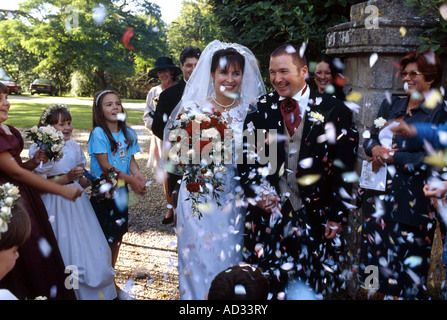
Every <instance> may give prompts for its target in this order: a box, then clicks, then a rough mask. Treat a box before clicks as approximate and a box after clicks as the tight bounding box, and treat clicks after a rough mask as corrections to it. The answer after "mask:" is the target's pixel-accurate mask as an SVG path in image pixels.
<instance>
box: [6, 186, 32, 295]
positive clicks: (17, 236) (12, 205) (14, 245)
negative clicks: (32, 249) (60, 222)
mask: <svg viewBox="0 0 447 320" xmlns="http://www.w3.org/2000/svg"><path fill="white" fill-rule="evenodd" d="M0 188H1V190H2V191H4V192H2V193H1V194H0V196H1V199H0V203H1V209H2V210H1V211H0V226H1V227H0V280H2V279H3V277H4V276H5V275H6V274H7V273H8V272H9V271H11V270H12V268H14V266H15V264H16V260H17V258H18V257H19V252H18V249H19V247H21V246H22V245H23V244H24V243H25V241H26V240H27V239H28V238H29V235H30V233H31V222H30V220H29V217H28V213H27V212H26V211H25V209H24V207H23V205H22V204H21V203H20V199H19V190H18V188H17V187H16V186H14V185H13V184H9V183H5V184H3V185H2V186H0ZM5 188H6V189H5ZM7 198H9V200H8V201H6V199H7ZM11 200H12V201H11ZM0 300H17V297H16V296H14V294H12V293H11V292H10V291H9V290H7V289H0Z"/></svg>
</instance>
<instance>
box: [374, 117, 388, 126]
mask: <svg viewBox="0 0 447 320" xmlns="http://www.w3.org/2000/svg"><path fill="white" fill-rule="evenodd" d="M386 122H387V121H386V120H385V119H384V118H382V117H380V118H378V119H376V120H374V125H375V127H376V128H377V129H380V128H382V127H383V126H384V125H385V124H386Z"/></svg>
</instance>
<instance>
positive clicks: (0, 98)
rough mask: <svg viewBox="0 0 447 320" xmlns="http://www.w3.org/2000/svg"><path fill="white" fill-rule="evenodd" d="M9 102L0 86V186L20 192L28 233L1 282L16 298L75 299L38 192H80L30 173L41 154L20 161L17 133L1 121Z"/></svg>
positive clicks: (43, 158) (75, 195)
mask: <svg viewBox="0 0 447 320" xmlns="http://www.w3.org/2000/svg"><path fill="white" fill-rule="evenodd" d="M9 108H10V103H9V101H8V88H7V87H6V85H4V84H2V83H0V163H2V165H1V166H0V183H2V184H3V183H5V182H11V183H13V184H15V185H17V186H18V187H19V189H20V198H21V202H22V204H23V206H24V207H25V209H26V211H27V213H28V216H29V219H30V221H31V234H30V237H29V238H28V240H27V241H26V242H25V243H24V244H23V245H22V246H21V247H20V248H19V249H18V251H19V254H20V256H19V258H18V259H17V262H16V265H15V267H14V268H13V269H12V270H11V272H9V273H8V274H7V275H6V276H5V277H4V278H3V280H2V281H1V283H0V286H1V287H2V288H7V289H9V290H10V291H11V292H12V293H13V294H14V295H15V296H16V297H17V298H18V299H20V300H22V299H34V298H35V297H37V296H44V297H47V298H48V299H73V300H74V299H76V296H75V293H74V291H73V290H72V289H67V288H66V287H65V284H64V282H65V278H66V276H67V275H66V274H65V265H64V262H63V259H62V256H61V253H60V251H59V247H58V245H57V241H56V237H55V236H54V233H53V229H52V227H51V224H50V222H49V219H48V213H47V211H46V209H45V205H44V204H43V202H42V199H41V198H40V195H39V192H45V193H53V194H58V195H61V196H63V197H65V198H67V199H70V200H75V199H77V198H78V197H79V196H81V195H82V193H83V190H82V189H79V188H78V187H76V186H61V185H59V184H57V183H55V182H53V181H49V180H47V179H43V178H42V177H40V176H39V175H37V174H34V173H32V172H31V171H32V170H34V169H35V168H36V167H37V166H38V165H39V164H40V162H41V161H43V162H46V161H48V157H46V155H45V151H43V150H39V151H38V152H36V154H35V156H34V158H31V159H29V160H28V161H26V162H23V161H22V158H21V157H20V154H21V152H22V150H23V146H24V142H23V138H22V135H21V134H20V132H19V131H18V130H17V129H16V128H14V127H13V126H10V125H7V124H5V123H4V122H5V121H6V120H7V119H8V112H9Z"/></svg>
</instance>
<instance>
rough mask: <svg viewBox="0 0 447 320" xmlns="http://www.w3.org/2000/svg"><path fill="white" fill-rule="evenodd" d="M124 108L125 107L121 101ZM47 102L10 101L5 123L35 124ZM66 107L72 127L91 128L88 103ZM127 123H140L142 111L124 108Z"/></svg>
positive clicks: (21, 126)
mask: <svg viewBox="0 0 447 320" xmlns="http://www.w3.org/2000/svg"><path fill="white" fill-rule="evenodd" d="M123 105H124V108H125V107H126V105H125V101H123ZM46 107H48V104H47V103H35V102H25V101H17V100H16V101H14V102H12V103H11V109H10V110H9V117H8V120H7V121H6V122H5V123H6V124H9V125H12V126H14V127H16V128H31V127H32V126H35V125H37V123H38V122H39V118H40V116H41V115H42V112H43V111H44V110H45V108H46ZM68 107H69V108H70V110H71V116H72V120H73V121H72V124H73V128H74V129H91V128H92V107H91V106H90V105H87V106H86V105H75V104H70V105H68ZM126 113H127V119H126V123H127V124H128V125H133V124H142V123H143V120H142V117H143V111H139V110H133V109H126Z"/></svg>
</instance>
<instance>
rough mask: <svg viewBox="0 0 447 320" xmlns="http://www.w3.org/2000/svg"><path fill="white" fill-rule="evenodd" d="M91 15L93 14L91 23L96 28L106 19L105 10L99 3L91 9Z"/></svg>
mask: <svg viewBox="0 0 447 320" xmlns="http://www.w3.org/2000/svg"><path fill="white" fill-rule="evenodd" d="M92 14H93V22H94V23H95V24H96V25H97V26H99V25H102V24H103V22H104V20H105V18H106V17H107V9H106V7H105V6H104V5H103V4H102V3H100V4H98V5H97V6H96V7H94V8H93V11H92Z"/></svg>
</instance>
